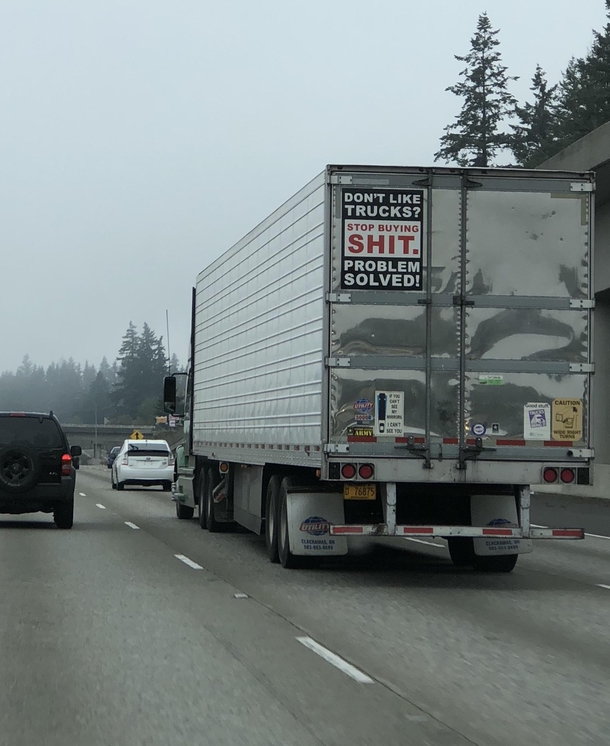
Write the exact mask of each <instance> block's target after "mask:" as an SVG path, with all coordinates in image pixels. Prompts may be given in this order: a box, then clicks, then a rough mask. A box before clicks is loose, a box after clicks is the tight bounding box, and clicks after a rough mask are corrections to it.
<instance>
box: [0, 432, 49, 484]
mask: <svg viewBox="0 0 610 746" xmlns="http://www.w3.org/2000/svg"><path fill="white" fill-rule="evenodd" d="M39 469H40V459H39V457H38V454H37V453H36V451H35V450H34V449H32V448H29V447H28V446H27V445H26V444H17V443H15V444H14V445H9V446H5V447H4V448H2V449H0V487H2V489H3V490H5V491H6V492H13V493H19V492H25V491H26V490H29V489H31V488H32V487H34V485H35V484H36V483H37V482H38V473H39Z"/></svg>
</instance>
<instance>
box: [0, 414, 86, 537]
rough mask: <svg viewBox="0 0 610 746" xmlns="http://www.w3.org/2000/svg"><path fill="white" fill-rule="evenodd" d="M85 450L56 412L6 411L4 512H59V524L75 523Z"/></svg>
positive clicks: (0, 439) (0, 417) (0, 437)
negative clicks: (73, 442) (72, 438)
mask: <svg viewBox="0 0 610 746" xmlns="http://www.w3.org/2000/svg"><path fill="white" fill-rule="evenodd" d="M81 453H82V451H81V447H80V446H72V447H71V448H70V447H69V446H68V441H67V440H66V436H65V433H64V431H63V430H62V429H61V425H60V424H59V421H58V420H57V417H55V416H54V414H53V412H51V413H50V414H38V413H36V412H0V513H13V514H15V513H36V512H37V511H42V512H43V513H53V519H54V521H55V525H56V526H57V528H72V525H73V523H74V487H75V486H76V471H75V469H77V468H78V457H79V456H80V455H81Z"/></svg>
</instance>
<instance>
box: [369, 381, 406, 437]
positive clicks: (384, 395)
mask: <svg viewBox="0 0 610 746" xmlns="http://www.w3.org/2000/svg"><path fill="white" fill-rule="evenodd" d="M404 431H405V395H404V392H403V391H375V435H398V436H402V435H403V434H404Z"/></svg>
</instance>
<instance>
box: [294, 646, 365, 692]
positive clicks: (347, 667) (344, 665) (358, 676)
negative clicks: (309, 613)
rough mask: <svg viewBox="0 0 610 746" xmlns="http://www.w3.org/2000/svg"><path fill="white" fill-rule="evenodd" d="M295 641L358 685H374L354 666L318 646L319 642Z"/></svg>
mask: <svg viewBox="0 0 610 746" xmlns="http://www.w3.org/2000/svg"><path fill="white" fill-rule="evenodd" d="M297 640H298V641H299V642H300V643H301V644H302V645H305V647H306V648H309V649H310V650H313V652H314V653H317V654H318V655H319V656H320V658H324V660H325V661H327V662H328V663H331V664H332V665H333V666H335V667H336V668H338V669H339V670H340V671H342V672H343V673H345V674H347V675H348V676H351V678H352V679H354V680H355V681H357V682H358V683H360V684H374V683H375V682H374V681H373V679H371V677H370V676H367V675H366V674H365V673H363V672H362V671H360V669H358V668H356V667H355V666H352V664H351V663H348V662H347V661H344V660H343V658H340V657H339V656H338V655H336V654H335V653H332V652H331V651H330V650H328V649H327V648H325V647H324V646H323V645H320V643H319V642H316V641H315V640H313V639H312V638H311V637H297Z"/></svg>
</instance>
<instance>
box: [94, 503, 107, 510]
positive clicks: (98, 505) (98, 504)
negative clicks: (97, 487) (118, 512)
mask: <svg viewBox="0 0 610 746" xmlns="http://www.w3.org/2000/svg"><path fill="white" fill-rule="evenodd" d="M95 507H96V508H99V509H100V510H106V506H105V505H102V504H101V503H95Z"/></svg>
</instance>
